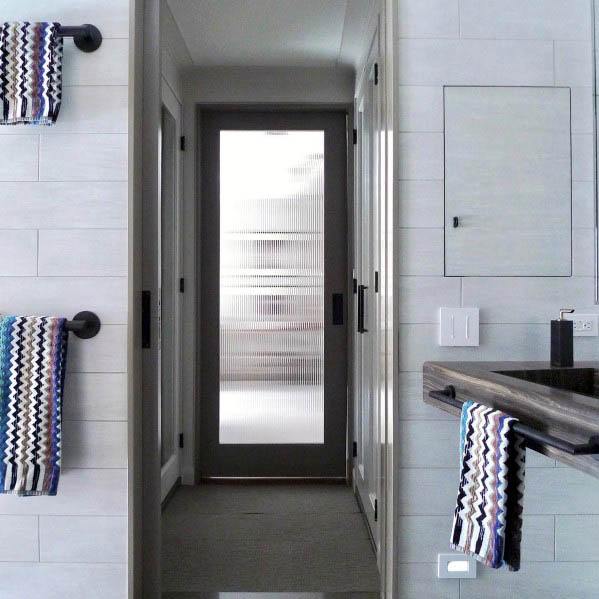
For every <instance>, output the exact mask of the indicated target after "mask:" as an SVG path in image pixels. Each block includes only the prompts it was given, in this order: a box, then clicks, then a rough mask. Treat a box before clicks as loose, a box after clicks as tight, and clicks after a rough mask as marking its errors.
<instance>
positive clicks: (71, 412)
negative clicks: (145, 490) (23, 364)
mask: <svg viewBox="0 0 599 599" xmlns="http://www.w3.org/2000/svg"><path fill="white" fill-rule="evenodd" d="M2 9H3V12H2V15H3V19H4V20H7V21H11V20H30V21H47V20H56V21H60V22H62V23H63V24H65V25H79V24H81V23H93V24H95V25H96V26H97V27H99V29H100V30H101V31H102V34H103V36H104V42H103V44H102V46H101V48H100V49H99V50H97V51H96V52H95V53H91V54H85V53H83V52H81V51H79V50H77V49H76V48H75V46H74V44H73V41H72V40H70V39H69V40H65V52H64V70H63V73H64V89H63V104H62V108H61V111H60V115H59V119H58V123H57V124H56V126H53V127H37V126H16V127H2V128H0V164H1V166H0V215H2V216H1V219H0V229H1V230H0V256H1V257H0V311H1V312H2V313H16V314H58V315H64V316H67V317H69V318H70V317H72V316H74V314H75V313H77V312H79V311H81V310H92V311H94V312H96V313H97V314H98V315H99V316H100V319H101V320H102V330H101V332H100V334H99V335H98V336H97V337H96V338H94V339H90V340H79V339H77V338H76V337H74V336H73V335H71V339H70V343H69V359H68V374H67V388H66V392H65V398H64V426H63V461H62V463H63V472H62V475H61V479H60V484H59V489H58V495H57V496H56V497H28V498H20V497H15V496H11V495H0V530H1V531H2V532H1V533H0V536H1V538H2V543H1V546H0V596H2V597H14V598H15V599H16V598H24V597H26V596H27V597H28V596H31V594H35V596H36V597H39V598H40V599H43V598H46V597H58V596H60V597H63V598H64V599H71V598H72V599H80V598H81V597H85V598H86V599H95V598H98V599H99V598H101V597H102V598H103V597H111V598H112V599H119V598H124V597H125V596H126V580H127V566H126V561H127V554H126V551H127V391H126V384H127V382H126V377H127V373H126V371H127V340H126V328H127V277H128V268H127V239H128V225H127V203H128V195H127V183H128V164H127V144H128V83H129V64H128V48H129V39H128V38H129V0H105V1H103V2H101V3H98V2H96V1H94V0H78V1H77V2H72V1H67V0H55V1H54V2H39V0H19V1H18V2H17V1H13V2H8V3H6V2H5V3H4V4H3V7H2ZM25 589H29V590H25ZM33 589H35V591H33Z"/></svg>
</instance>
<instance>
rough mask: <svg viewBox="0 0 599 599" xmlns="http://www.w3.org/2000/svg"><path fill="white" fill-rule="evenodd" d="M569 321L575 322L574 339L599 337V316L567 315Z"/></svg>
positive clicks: (575, 313)
mask: <svg viewBox="0 0 599 599" xmlns="http://www.w3.org/2000/svg"><path fill="white" fill-rule="evenodd" d="M565 316H566V318H567V320H572V321H573V322H574V337H597V336H599V314H578V313H577V312H574V313H573V314H566V315H565Z"/></svg>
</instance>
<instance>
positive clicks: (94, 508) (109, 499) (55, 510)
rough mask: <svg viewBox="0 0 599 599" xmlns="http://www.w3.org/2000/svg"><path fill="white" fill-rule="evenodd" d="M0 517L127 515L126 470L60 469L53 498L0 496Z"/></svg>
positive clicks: (99, 557)
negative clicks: (5, 515)
mask: <svg viewBox="0 0 599 599" xmlns="http://www.w3.org/2000/svg"><path fill="white" fill-rule="evenodd" d="M0 514H15V515H17V514H22V515H34V514H43V515H58V516H60V515H63V516H68V515H72V516H126V515H127V470H125V469H115V468H111V469H97V470H95V469H91V470H84V469H73V470H69V469H63V470H62V472H61V474H60V482H59V484H58V494H57V495H56V496H55V497H44V496H42V497H35V498H31V499H29V500H24V499H23V498H22V497H17V496H16V495H0ZM98 559H99V560H100V561H101V556H98ZM0 596H2V595H1V594H0Z"/></svg>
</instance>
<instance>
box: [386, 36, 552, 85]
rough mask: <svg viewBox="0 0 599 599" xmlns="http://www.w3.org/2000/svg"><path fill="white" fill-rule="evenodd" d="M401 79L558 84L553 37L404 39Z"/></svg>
mask: <svg viewBox="0 0 599 599" xmlns="http://www.w3.org/2000/svg"><path fill="white" fill-rule="evenodd" d="M397 61H398V65H397V72H398V74H399V82H398V83H399V84H400V85H448V84H451V85H553V80H554V71H553V43H552V42H545V41H506V40H446V39H400V40H398V41H397Z"/></svg>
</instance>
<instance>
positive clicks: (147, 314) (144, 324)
mask: <svg viewBox="0 0 599 599" xmlns="http://www.w3.org/2000/svg"><path fill="white" fill-rule="evenodd" d="M151 331H152V294H151V293H150V292H149V291H142V292H141V346H142V348H144V349H148V348H149V347H152V337H151Z"/></svg>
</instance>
